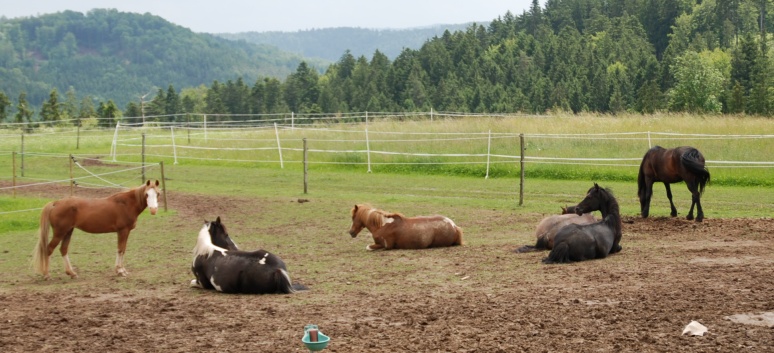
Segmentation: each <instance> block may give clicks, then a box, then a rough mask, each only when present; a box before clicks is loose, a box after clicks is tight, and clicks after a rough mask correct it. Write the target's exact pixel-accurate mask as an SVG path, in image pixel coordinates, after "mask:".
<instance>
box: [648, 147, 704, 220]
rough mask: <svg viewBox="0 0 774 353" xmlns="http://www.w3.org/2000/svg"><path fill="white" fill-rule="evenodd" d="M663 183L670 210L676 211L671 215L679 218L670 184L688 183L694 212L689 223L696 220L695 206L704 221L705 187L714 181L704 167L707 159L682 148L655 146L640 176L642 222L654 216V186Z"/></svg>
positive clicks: (697, 151)
mask: <svg viewBox="0 0 774 353" xmlns="http://www.w3.org/2000/svg"><path fill="white" fill-rule="evenodd" d="M657 181H660V182H662V183H664V187H665V188H666V193H667V198H668V199H669V206H670V207H671V208H672V212H671V213H670V215H671V216H672V217H677V209H676V208H675V204H674V203H673V202H672V189H670V187H669V184H672V183H678V182H681V181H685V184H686V185H687V186H688V190H690V191H691V195H692V196H691V209H690V210H689V211H688V216H687V217H686V219H688V220H692V219H693V206H694V205H695V206H696V221H697V222H701V221H702V220H704V211H703V210H702V209H701V201H700V200H701V195H702V194H703V193H704V187H705V186H706V185H707V183H708V182H709V181H710V173H709V171H707V168H706V167H705V166H704V156H702V154H701V152H699V150H697V149H695V148H693V147H689V146H682V147H677V148H672V149H665V148H663V147H661V146H655V147H653V148H651V149H649V150H648V152H646V153H645V156H644V157H642V163H641V164H640V173H639V175H638V176H637V196H639V198H640V210H641V211H642V218H648V213H649V212H650V198H651V196H652V195H653V183H654V182H657Z"/></svg>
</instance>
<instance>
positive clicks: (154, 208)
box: [148, 207, 159, 216]
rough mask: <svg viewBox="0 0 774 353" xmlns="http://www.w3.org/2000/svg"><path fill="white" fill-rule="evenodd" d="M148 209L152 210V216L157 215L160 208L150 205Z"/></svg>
mask: <svg viewBox="0 0 774 353" xmlns="http://www.w3.org/2000/svg"><path fill="white" fill-rule="evenodd" d="M148 209H149V210H150V214H151V216H155V215H156V212H157V211H158V210H159V208H158V207H148Z"/></svg>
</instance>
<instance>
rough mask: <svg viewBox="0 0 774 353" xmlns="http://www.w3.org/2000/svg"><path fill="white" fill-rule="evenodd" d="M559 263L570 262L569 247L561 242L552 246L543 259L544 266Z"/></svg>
mask: <svg viewBox="0 0 774 353" xmlns="http://www.w3.org/2000/svg"><path fill="white" fill-rule="evenodd" d="M561 262H570V246H569V245H567V242H561V243H559V244H554V248H553V249H551V252H550V253H549V254H548V257H546V258H544V259H543V263H544V264H553V263H561Z"/></svg>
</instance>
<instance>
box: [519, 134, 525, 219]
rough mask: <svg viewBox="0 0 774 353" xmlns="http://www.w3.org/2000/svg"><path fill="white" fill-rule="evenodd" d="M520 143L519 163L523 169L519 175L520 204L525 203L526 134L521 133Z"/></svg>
mask: <svg viewBox="0 0 774 353" xmlns="http://www.w3.org/2000/svg"><path fill="white" fill-rule="evenodd" d="M519 144H520V145H521V152H520V153H519V165H520V169H521V173H520V177H519V206H522V205H524V134H519Z"/></svg>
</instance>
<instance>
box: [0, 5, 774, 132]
mask: <svg viewBox="0 0 774 353" xmlns="http://www.w3.org/2000/svg"><path fill="white" fill-rule="evenodd" d="M769 5H770V0H704V1H697V0H636V1H606V0H547V1H546V2H545V6H544V7H541V6H540V5H539V3H538V1H537V0H534V1H533V2H532V7H531V8H530V9H529V10H527V11H525V12H523V13H521V14H513V13H510V12H507V13H505V14H504V15H503V16H500V17H498V18H496V19H493V20H492V21H491V22H490V23H489V24H488V25H486V26H484V25H478V24H474V25H471V26H469V27H468V28H467V29H466V30H464V31H456V32H449V31H446V32H445V33H443V35H440V36H436V37H433V38H430V39H429V40H427V41H426V42H425V43H424V45H422V47H421V48H419V49H408V48H407V49H404V50H403V51H402V52H401V53H400V54H399V55H398V56H397V57H396V58H395V59H394V60H390V59H389V58H388V57H387V56H386V55H384V54H383V53H381V52H380V51H378V50H377V51H375V52H374V53H373V55H371V57H370V58H368V57H365V56H360V57H355V56H353V55H352V54H351V53H350V52H349V51H346V52H344V53H342V55H341V58H340V59H339V60H338V61H336V62H334V63H333V64H330V65H329V66H328V67H327V68H325V69H324V70H320V69H317V68H315V67H314V66H312V65H310V63H308V62H306V61H301V62H299V63H298V64H297V66H296V68H295V70H294V71H291V73H290V74H289V75H287V76H286V77H284V78H277V77H269V76H267V75H256V76H255V77H251V76H249V75H248V76H241V75H240V76H238V77H236V78H221V77H220V76H217V75H214V76H213V78H212V79H211V80H208V82H209V83H206V84H202V85H198V86H195V87H192V86H186V85H185V84H180V83H179V82H176V81H175V82H173V80H172V79H170V82H169V83H168V85H167V86H166V88H159V89H158V90H157V91H156V92H154V93H153V94H151V95H149V97H148V100H147V101H145V102H142V108H143V109H144V113H145V115H146V116H153V115H174V114H180V113H206V114H265V113H280V112H295V113H298V114H305V113H337V112H341V113H346V112H364V111H371V112H379V111H381V112H385V111H391V112H400V111H430V110H431V109H432V110H435V111H451V112H472V113H515V112H521V113H534V114H543V113H546V112H551V111H561V112H572V113H581V112H596V113H606V114H607V113H609V114H616V113H621V112H639V113H646V114H647V113H653V112H656V111H673V112H689V113H699V114H705V113H709V114H719V113H726V114H740V113H743V114H750V115H768V114H769V112H770V111H771V110H772V109H773V108H774V106H773V103H774V100H772V94H771V93H770V91H771V89H772V88H773V87H772V83H771V80H769V79H768V77H769V72H770V71H771V66H772V65H771V60H770V55H769V47H770V45H769V44H768V42H769V40H771V38H770V36H769V32H771V31H770V29H769V28H768V26H770V24H771V23H772V21H769V20H768V18H769V13H768V7H769ZM113 15H115V16H120V15H121V14H120V13H114V14H113ZM8 23H12V22H8ZM8 23H6V25H5V27H4V33H16V32H14V30H13V29H12V27H13V26H11V25H9V24H8ZM22 23H23V22H22ZM761 23H763V25H761ZM9 28H11V29H9ZM17 30H18V31H20V32H19V33H17V34H16V36H17V37H19V38H25V40H27V42H28V44H27V46H28V47H30V46H32V44H31V43H33V42H35V43H37V42H36V41H38V42H39V41H41V36H42V34H41V33H43V31H42V30H40V29H39V28H38V29H37V30H35V31H34V32H35V35H31V34H27V35H26V36H25V35H22V34H23V33H25V32H24V31H25V29H24V28H23V26H19V27H18V28H17ZM27 31H29V30H27ZM86 35H93V33H92V34H89V33H72V32H67V33H63V31H53V33H52V34H50V35H49V37H50V38H49V42H50V43H49V45H48V46H46V48H58V49H57V50H60V51H61V53H59V54H56V53H57V52H53V53H49V55H48V56H49V57H50V59H49V60H55V59H56V56H57V55H66V52H68V51H77V50H82V46H83V44H82V43H83V36H86ZM58 36H61V39H57V38H58ZM127 36H128V37H127V38H124V41H130V40H131V34H127ZM33 37H34V38H33ZM3 38H4V39H3V40H0V62H3V63H4V64H6V65H3V66H4V67H5V68H6V69H2V70H3V71H4V72H0V74H2V75H9V73H8V71H9V69H8V67H9V66H8V63H9V62H14V63H15V64H20V63H21V64H24V65H31V64H29V63H27V61H28V60H33V59H32V58H28V57H21V58H19V57H18V55H17V53H18V48H17V47H18V46H19V45H18V42H16V41H13V40H12V39H13V36H12V35H6V36H5V37H3ZM36 45H38V46H39V47H41V48H43V47H42V46H40V45H39V44H36ZM73 46H76V47H77V48H78V49H73ZM68 48H70V49H68ZM28 49H29V48H28ZM132 55H135V56H136V57H137V58H138V59H137V60H142V58H146V57H148V58H151V57H153V56H152V55H150V54H144V53H134V54H132ZM178 55H179V54H178ZM14 60H15V61H14ZM179 60H184V58H183V57H181V58H179ZM221 64H222V65H227V64H228V63H227V62H224V63H221ZM71 89H72V88H71ZM60 90H63V89H60ZM76 92H82V91H81V89H79V87H78V86H74V91H67V93H66V94H65V97H64V98H60V97H59V93H58V91H57V90H56V88H55V89H54V90H52V91H51V93H50V95H49V97H48V98H47V99H46V100H45V101H44V102H41V103H40V104H41V109H37V110H36V111H37V117H35V115H36V114H32V113H31V111H32V110H35V109H32V108H30V104H29V103H28V102H26V100H25V101H22V100H23V98H24V94H25V92H19V91H13V92H9V91H4V92H0V108H2V110H0V114H3V115H2V116H0V118H3V119H5V121H25V120H30V119H32V120H35V119H36V118H37V119H40V120H60V119H65V118H67V117H73V116H81V117H84V116H88V114H96V115H98V116H101V115H100V114H103V115H104V116H101V117H111V118H116V119H117V118H119V117H121V116H124V117H137V116H139V115H141V114H142V112H141V111H140V105H141V102H140V101H139V100H138V98H137V97H131V98H129V99H127V97H101V98H102V99H97V100H96V101H95V103H93V104H90V102H89V101H91V100H93V99H90V98H89V97H87V96H85V95H84V96H82V97H79V96H78V94H77V93H76ZM17 96H18V97H19V98H18V100H17V98H16V97H17ZM92 98H93V97H92ZM59 101H62V103H61V104H59ZM114 101H115V102H121V101H127V102H128V103H127V104H126V105H125V106H124V108H123V109H117V107H116V103H113V102H114ZM37 104H38V103H35V102H33V103H32V105H37ZM95 106H98V108H95ZM105 114H107V115H105ZM169 119H173V118H171V117H170V118H169Z"/></svg>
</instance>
